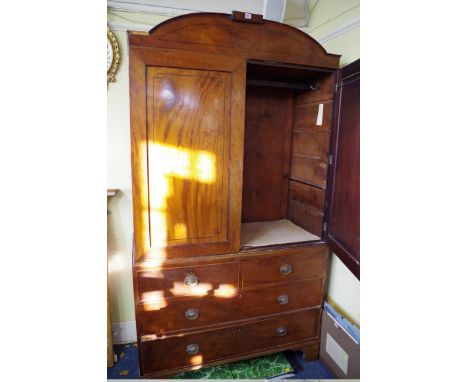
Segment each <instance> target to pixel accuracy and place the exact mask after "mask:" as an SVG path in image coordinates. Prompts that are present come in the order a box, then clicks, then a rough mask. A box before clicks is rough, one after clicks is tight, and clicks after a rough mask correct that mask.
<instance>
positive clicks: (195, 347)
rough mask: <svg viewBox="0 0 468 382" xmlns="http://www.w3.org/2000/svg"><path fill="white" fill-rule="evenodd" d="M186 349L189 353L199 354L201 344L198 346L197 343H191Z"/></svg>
mask: <svg viewBox="0 0 468 382" xmlns="http://www.w3.org/2000/svg"><path fill="white" fill-rule="evenodd" d="M185 351H186V352H187V354H190V355H195V354H198V352H199V351H200V346H198V345H197V344H190V345H188V346H187V347H186V348H185Z"/></svg>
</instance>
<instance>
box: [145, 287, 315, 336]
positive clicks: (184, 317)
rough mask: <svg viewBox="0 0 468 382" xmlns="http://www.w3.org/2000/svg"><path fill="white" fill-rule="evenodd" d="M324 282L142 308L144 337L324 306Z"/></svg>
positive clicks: (168, 302) (191, 299)
mask: <svg viewBox="0 0 468 382" xmlns="http://www.w3.org/2000/svg"><path fill="white" fill-rule="evenodd" d="M322 282H323V279H306V280H300V281H296V282H292V283H286V284H279V285H274V286H270V287H266V288H255V289H251V290H247V291H245V292H243V293H240V292H236V291H234V293H232V294H224V295H221V294H218V295H217V296H205V297H186V298H171V299H165V300H160V301H155V302H154V303H146V304H142V305H141V306H140V311H141V334H143V335H145V334H156V333H167V332H171V331H179V330H192V329H195V328H199V327H203V326H208V325H215V324H220V323H224V322H230V321H238V320H242V319H248V318H255V317H259V316H266V315H270V314H276V313H284V312H290V311H293V310H299V309H304V308H312V307H316V306H319V305H321V303H322V297H323V290H322Z"/></svg>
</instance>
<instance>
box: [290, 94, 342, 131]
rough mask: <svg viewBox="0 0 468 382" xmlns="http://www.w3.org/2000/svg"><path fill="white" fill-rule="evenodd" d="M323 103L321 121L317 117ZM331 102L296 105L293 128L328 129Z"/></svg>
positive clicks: (330, 117) (331, 108)
mask: <svg viewBox="0 0 468 382" xmlns="http://www.w3.org/2000/svg"><path fill="white" fill-rule="evenodd" d="M320 105H323V106H322V108H323V111H322V121H321V124H320V119H319V118H317V117H318V115H319V108H320ZM332 110H333V104H332V103H331V101H327V102H318V103H312V104H304V105H298V106H296V107H295V108H294V129H295V130H296V129H307V130H310V129H330V127H331V120H332Z"/></svg>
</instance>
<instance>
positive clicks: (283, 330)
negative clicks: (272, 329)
mask: <svg viewBox="0 0 468 382" xmlns="http://www.w3.org/2000/svg"><path fill="white" fill-rule="evenodd" d="M276 334H277V335H278V336H280V337H283V336H285V335H286V334H288V329H286V327H285V326H280V327H279V328H276Z"/></svg>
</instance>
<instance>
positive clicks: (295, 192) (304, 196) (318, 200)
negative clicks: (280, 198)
mask: <svg viewBox="0 0 468 382" xmlns="http://www.w3.org/2000/svg"><path fill="white" fill-rule="evenodd" d="M289 199H294V200H296V201H298V202H300V203H303V204H307V205H309V206H311V207H312V208H313V209H315V210H316V211H317V212H322V213H323V208H324V203H325V190H322V189H321V188H317V187H313V186H309V185H307V184H304V183H299V182H296V181H294V180H290V181H289Z"/></svg>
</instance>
